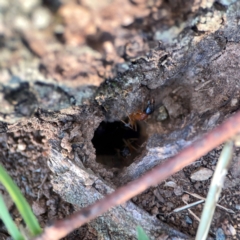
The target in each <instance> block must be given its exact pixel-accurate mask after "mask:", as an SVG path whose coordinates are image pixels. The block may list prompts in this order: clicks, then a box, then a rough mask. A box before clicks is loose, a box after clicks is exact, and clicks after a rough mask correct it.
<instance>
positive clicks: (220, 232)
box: [216, 228, 226, 240]
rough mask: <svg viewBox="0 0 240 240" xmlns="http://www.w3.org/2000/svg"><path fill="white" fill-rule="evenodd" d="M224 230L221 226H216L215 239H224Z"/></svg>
mask: <svg viewBox="0 0 240 240" xmlns="http://www.w3.org/2000/svg"><path fill="white" fill-rule="evenodd" d="M225 239H226V238H225V235H224V232H223V230H222V229H221V228H218V229H217V231H216V240H225Z"/></svg>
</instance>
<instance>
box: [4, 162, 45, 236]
mask: <svg viewBox="0 0 240 240" xmlns="http://www.w3.org/2000/svg"><path fill="white" fill-rule="evenodd" d="M0 182H1V183H2V184H3V186H4V187H5V188H6V189H7V191H8V193H9V194H10V196H11V198H12V200H13V202H14V203H15V204H16V206H17V208H18V211H19V212H20V214H21V216H22V218H23V219H24V221H25V223H26V225H27V227H28V229H29V231H30V232H31V234H32V235H33V236H37V235H38V234H40V233H41V232H42V229H41V227H40V225H39V224H38V221H37V218H36V217H35V216H34V214H33V213H32V210H31V208H30V206H29V204H28V203H27V201H26V199H25V198H24V196H23V195H22V193H21V191H20V190H19V188H18V187H17V185H16V184H15V183H14V182H13V180H12V179H11V177H10V176H9V175H8V173H7V172H6V170H5V169H4V168H3V167H2V166H1V165H0Z"/></svg>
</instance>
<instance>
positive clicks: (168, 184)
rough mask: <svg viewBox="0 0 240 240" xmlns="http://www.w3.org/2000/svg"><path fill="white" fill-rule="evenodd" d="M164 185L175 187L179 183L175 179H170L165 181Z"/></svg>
mask: <svg viewBox="0 0 240 240" xmlns="http://www.w3.org/2000/svg"><path fill="white" fill-rule="evenodd" d="M164 186H165V187H172V188H175V187H177V184H176V183H175V182H173V181H168V182H165V184H164Z"/></svg>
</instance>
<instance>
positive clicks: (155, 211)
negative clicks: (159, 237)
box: [151, 206, 159, 215]
mask: <svg viewBox="0 0 240 240" xmlns="http://www.w3.org/2000/svg"><path fill="white" fill-rule="evenodd" d="M151 213H152V215H157V214H158V213H159V211H158V207H157V206H154V207H153V208H152V210H151Z"/></svg>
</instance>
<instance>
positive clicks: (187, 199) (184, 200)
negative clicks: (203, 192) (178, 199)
mask: <svg viewBox="0 0 240 240" xmlns="http://www.w3.org/2000/svg"><path fill="white" fill-rule="evenodd" d="M182 200H183V202H189V195H188V194H183V196H182Z"/></svg>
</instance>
